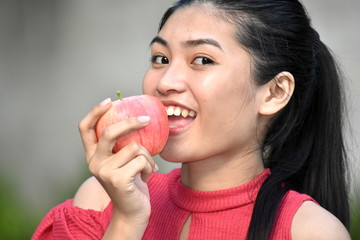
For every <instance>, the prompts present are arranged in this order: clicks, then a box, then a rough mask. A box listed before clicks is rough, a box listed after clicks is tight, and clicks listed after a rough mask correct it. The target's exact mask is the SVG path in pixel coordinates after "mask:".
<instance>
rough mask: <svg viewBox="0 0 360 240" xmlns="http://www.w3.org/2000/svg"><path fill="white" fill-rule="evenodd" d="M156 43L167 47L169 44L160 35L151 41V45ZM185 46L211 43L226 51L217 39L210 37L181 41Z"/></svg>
mask: <svg viewBox="0 0 360 240" xmlns="http://www.w3.org/2000/svg"><path fill="white" fill-rule="evenodd" d="M154 43H159V44H161V45H163V46H165V47H168V46H169V44H168V42H167V41H166V40H165V39H163V38H161V37H159V36H156V37H155V38H154V39H153V40H152V41H151V42H150V46H152V45H153V44H154ZM181 44H182V45H183V46H185V47H187V48H191V47H197V46H200V45H211V46H214V47H217V48H219V49H220V50H221V51H224V50H223V49H222V48H221V45H220V44H219V43H218V42H217V41H215V40H214V39H210V38H202V39H195V40H188V41H185V42H182V43H181Z"/></svg>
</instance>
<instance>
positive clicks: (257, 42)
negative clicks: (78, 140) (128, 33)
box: [33, 0, 350, 240]
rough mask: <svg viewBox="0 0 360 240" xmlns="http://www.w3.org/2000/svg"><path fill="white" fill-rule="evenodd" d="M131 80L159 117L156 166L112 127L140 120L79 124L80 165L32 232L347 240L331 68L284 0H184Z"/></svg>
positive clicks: (100, 109)
mask: <svg viewBox="0 0 360 240" xmlns="http://www.w3.org/2000/svg"><path fill="white" fill-rule="evenodd" d="M151 54H152V58H151V59H152V64H151V66H150V67H149V69H148V71H147V73H146V75H145V78H144V82H143V92H144V93H145V94H149V95H153V96H156V97H157V98H159V99H160V100H161V101H162V102H163V104H164V106H165V108H168V109H169V108H172V109H179V110H180V111H182V112H191V111H192V112H193V113H194V114H191V117H190V116H186V114H185V116H186V117H182V116H179V117H177V116H173V115H172V114H171V111H169V115H170V116H169V121H170V136H169V140H168V142H167V145H166V146H165V149H164V150H163V151H162V153H161V157H162V158H164V159H165V160H168V161H171V162H181V163H182V167H181V169H175V170H173V171H172V172H170V173H168V174H157V173H155V172H156V171H157V166H156V164H155V162H154V160H153V159H152V158H151V156H150V155H149V153H148V152H147V151H146V150H145V149H144V148H143V147H142V146H140V145H139V144H137V143H133V144H130V145H128V146H127V147H125V148H123V149H122V150H121V151H119V152H118V153H116V154H113V153H112V147H113V145H114V143H115V141H116V139H117V138H118V137H119V136H121V135H123V134H125V133H127V132H129V131H133V130H135V129H139V128H142V127H144V126H146V125H147V124H148V122H149V121H151V119H149V118H148V117H146V116H143V117H139V118H131V119H128V120H126V121H123V122H121V123H119V124H116V125H113V126H110V127H109V128H108V129H107V130H106V131H104V133H103V135H102V136H101V138H100V139H99V140H97V138H96V136H95V130H94V128H95V125H96V122H97V120H98V118H99V117H100V116H101V115H102V114H104V113H105V112H106V111H107V110H108V109H109V108H110V107H111V103H110V100H109V99H108V100H105V101H104V102H102V103H101V104H99V105H98V106H96V107H95V108H94V109H93V110H92V111H91V112H90V113H89V114H88V115H87V116H86V117H85V118H84V119H83V120H82V121H81V123H80V124H79V129H80V133H81V136H82V140H83V144H84V146H85V152H86V159H87V162H88V163H89V169H90V171H91V173H92V174H93V175H94V177H92V178H90V179H89V180H88V181H86V182H85V183H84V184H83V185H82V186H81V187H80V189H79V190H78V192H77V194H76V196H75V197H74V199H72V200H68V201H66V202H65V203H63V204H61V205H59V206H57V207H55V208H54V209H53V210H51V212H50V213H49V214H48V215H47V216H46V217H45V218H44V220H43V221H42V223H41V224H40V226H39V227H38V229H37V230H36V232H35V234H34V236H33V239H100V238H103V239H251V240H254V239H258V240H260V239H327V240H329V239H337V240H338V239H350V237H349V235H348V232H347V230H346V228H347V227H349V209H348V199H347V197H348V193H347V189H348V186H347V181H346V154H345V151H344V143H343V136H342V108H343V103H342V93H341V82H340V78H339V74H338V69H337V66H336V64H335V63H334V60H333V58H332V57H331V54H330V53H329V50H328V49H327V48H326V46H325V45H324V44H323V43H322V42H321V40H320V38H319V35H318V33H317V32H316V31H315V30H314V29H313V28H312V27H311V25H310V21H309V19H308V17H307V15H306V13H305V10H304V8H303V6H302V5H301V4H300V3H299V1H297V0H236V1H235V0H233V1H225V0H223V1H220V0H213V1H212V0H208V1H206V0H185V1H179V2H178V3H176V4H175V5H174V6H173V7H171V8H170V9H169V10H168V11H167V12H166V13H165V15H164V16H163V19H162V21H161V23H160V28H159V32H158V35H157V36H156V37H155V38H154V39H153V40H152V41H151Z"/></svg>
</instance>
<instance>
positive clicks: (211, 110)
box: [73, 6, 350, 239]
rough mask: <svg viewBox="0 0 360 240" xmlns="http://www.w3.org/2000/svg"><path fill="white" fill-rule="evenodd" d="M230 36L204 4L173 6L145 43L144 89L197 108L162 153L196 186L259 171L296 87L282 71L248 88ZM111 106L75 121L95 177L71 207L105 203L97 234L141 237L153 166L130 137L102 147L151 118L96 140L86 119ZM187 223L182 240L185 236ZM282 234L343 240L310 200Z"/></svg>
mask: <svg viewBox="0 0 360 240" xmlns="http://www.w3.org/2000/svg"><path fill="white" fill-rule="evenodd" d="M233 36H234V29H233V28H232V26H231V25H230V24H228V23H225V22H222V21H219V19H217V18H215V17H214V15H213V14H212V10H211V8H210V9H209V6H206V7H204V6H196V7H190V8H185V9H180V10H178V11H177V12H175V13H174V14H173V15H172V16H171V17H170V18H169V20H168V21H167V23H166V24H165V26H164V27H163V29H162V30H161V31H160V32H159V34H158V36H157V38H156V39H155V41H153V42H152V47H151V52H152V56H153V60H154V61H153V63H152V65H151V66H150V67H149V69H148V71H147V73H146V75H145V77H144V82H143V91H144V93H145V94H149V95H153V96H156V97H158V98H159V99H160V100H161V101H163V103H164V104H165V105H169V104H171V105H181V106H183V107H185V108H188V109H191V110H194V111H196V113H197V116H196V118H195V120H194V121H193V122H192V123H191V125H190V127H188V128H186V129H185V130H184V129H182V130H181V131H178V132H176V134H174V135H171V136H170V137H169V140H168V142H167V145H166V146H165V149H164V150H163V152H162V153H161V156H162V157H163V158H164V159H166V160H168V161H174V162H181V163H182V176H181V182H182V183H183V184H184V185H186V186H188V187H190V188H192V189H195V190H199V191H209V190H219V189H226V188H230V187H234V186H238V185H241V184H244V183H246V182H249V181H251V180H252V179H254V178H256V177H257V176H258V175H259V174H260V173H261V172H262V171H263V170H264V166H263V164H262V160H261V152H260V151H259V149H260V147H259V146H260V143H261V140H262V139H263V136H264V134H265V132H266V126H267V124H269V123H270V121H271V118H272V117H273V116H274V115H275V114H276V113H277V112H278V111H280V110H281V109H282V108H283V107H284V106H285V105H286V104H287V102H288V101H289V98H290V96H291V95H292V93H293V90H294V88H295V84H294V79H293V76H292V75H291V73H288V72H282V73H279V75H278V76H276V78H275V79H274V81H270V82H269V83H267V84H265V85H262V86H257V85H255V84H254V80H253V78H252V74H251V67H252V65H251V56H250V55H249V54H248V52H247V51H246V50H245V49H244V48H242V46H241V45H239V44H238V43H237V41H236V40H235V38H234V37H233ZM198 40H201V41H198ZM204 40H205V41H204ZM209 40H210V41H209ZM165 58H166V59H167V60H166V59H165ZM165 60H166V61H165ZM204 63H205V64H204ZM275 80H276V81H275ZM110 106H111V103H109V101H108V100H107V101H104V102H103V103H101V104H99V105H97V106H95V107H94V108H93V110H92V111H90V113H89V114H88V115H87V116H86V117H85V118H84V119H83V120H82V121H81V123H80V124H79V130H80V134H81V136H82V140H83V144H84V147H85V152H86V159H87V162H88V164H89V169H90V171H91V173H92V174H93V175H94V177H92V178H90V179H89V180H88V181H86V182H85V183H84V184H83V185H82V186H81V187H80V189H79V191H78V192H77V194H76V196H75V198H74V202H73V204H74V205H75V206H78V207H81V208H85V209H94V210H98V211H102V210H103V209H105V207H106V206H107V204H108V203H109V201H110V200H111V201H113V204H114V213H113V218H112V220H111V223H110V225H109V227H108V229H107V231H106V233H105V236H104V239H119V237H120V236H121V237H122V238H121V239H141V237H142V235H143V233H144V231H145V229H146V226H147V223H148V219H149V216H150V203H149V194H148V189H147V185H146V181H147V180H148V179H149V177H150V175H151V174H152V173H153V172H156V171H157V166H156V164H155V162H154V160H153V159H152V158H151V156H150V155H149V153H148V152H147V151H146V149H144V148H143V147H141V146H140V145H138V144H136V143H133V144H130V145H128V146H127V147H125V148H123V149H122V150H120V151H119V152H118V153H116V154H112V152H111V150H112V147H113V145H114V143H115V141H116V138H117V137H119V136H121V135H123V134H125V133H127V132H129V131H133V130H135V129H138V128H141V127H144V126H146V124H147V123H148V121H151V119H150V120H147V121H146V120H144V118H142V119H136V118H132V119H128V120H125V121H123V122H121V123H118V124H115V125H113V126H110V127H109V128H108V129H106V130H105V131H104V133H103V135H102V136H101V138H100V139H99V141H97V139H96V136H95V124H96V122H97V119H98V118H99V117H100V116H101V115H102V114H104V113H105V112H106V111H107V110H108V109H109V108H110ZM219 113H220V114H219ZM219 126H221V130H220V131H219ZM219 139H221V141H219ZM204 146H206V147H204ZM124 206H126V207H124ZM190 222H191V218H189V219H188V221H187V222H186V223H185V225H184V227H183V230H182V234H181V236H180V238H181V239H186V237H187V233H188V230H189V227H190ZM329 226H331V227H329ZM291 231H292V232H291V233H292V237H293V239H322V238H324V239H350V238H349V237H348V234H347V231H346V230H345V228H344V227H343V226H342V224H341V223H340V222H339V221H338V220H337V219H336V218H335V217H334V216H333V215H331V214H330V213H329V212H327V211H326V210H324V209H323V208H321V207H320V206H319V205H317V204H314V203H310V202H309V203H304V204H303V205H302V206H301V207H300V209H299V210H298V212H297V213H296V215H295V218H294V221H293V226H292V230H291ZM319 236H321V237H322V238H319Z"/></svg>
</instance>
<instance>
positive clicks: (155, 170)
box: [154, 163, 159, 172]
mask: <svg viewBox="0 0 360 240" xmlns="http://www.w3.org/2000/svg"><path fill="white" fill-rule="evenodd" d="M157 171H159V166H158V165H157V164H156V163H155V166H154V172H157Z"/></svg>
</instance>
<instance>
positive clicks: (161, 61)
mask: <svg viewBox="0 0 360 240" xmlns="http://www.w3.org/2000/svg"><path fill="white" fill-rule="evenodd" d="M151 62H152V63H155V64H169V59H168V58H167V57H165V56H153V57H152V58H151Z"/></svg>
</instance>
